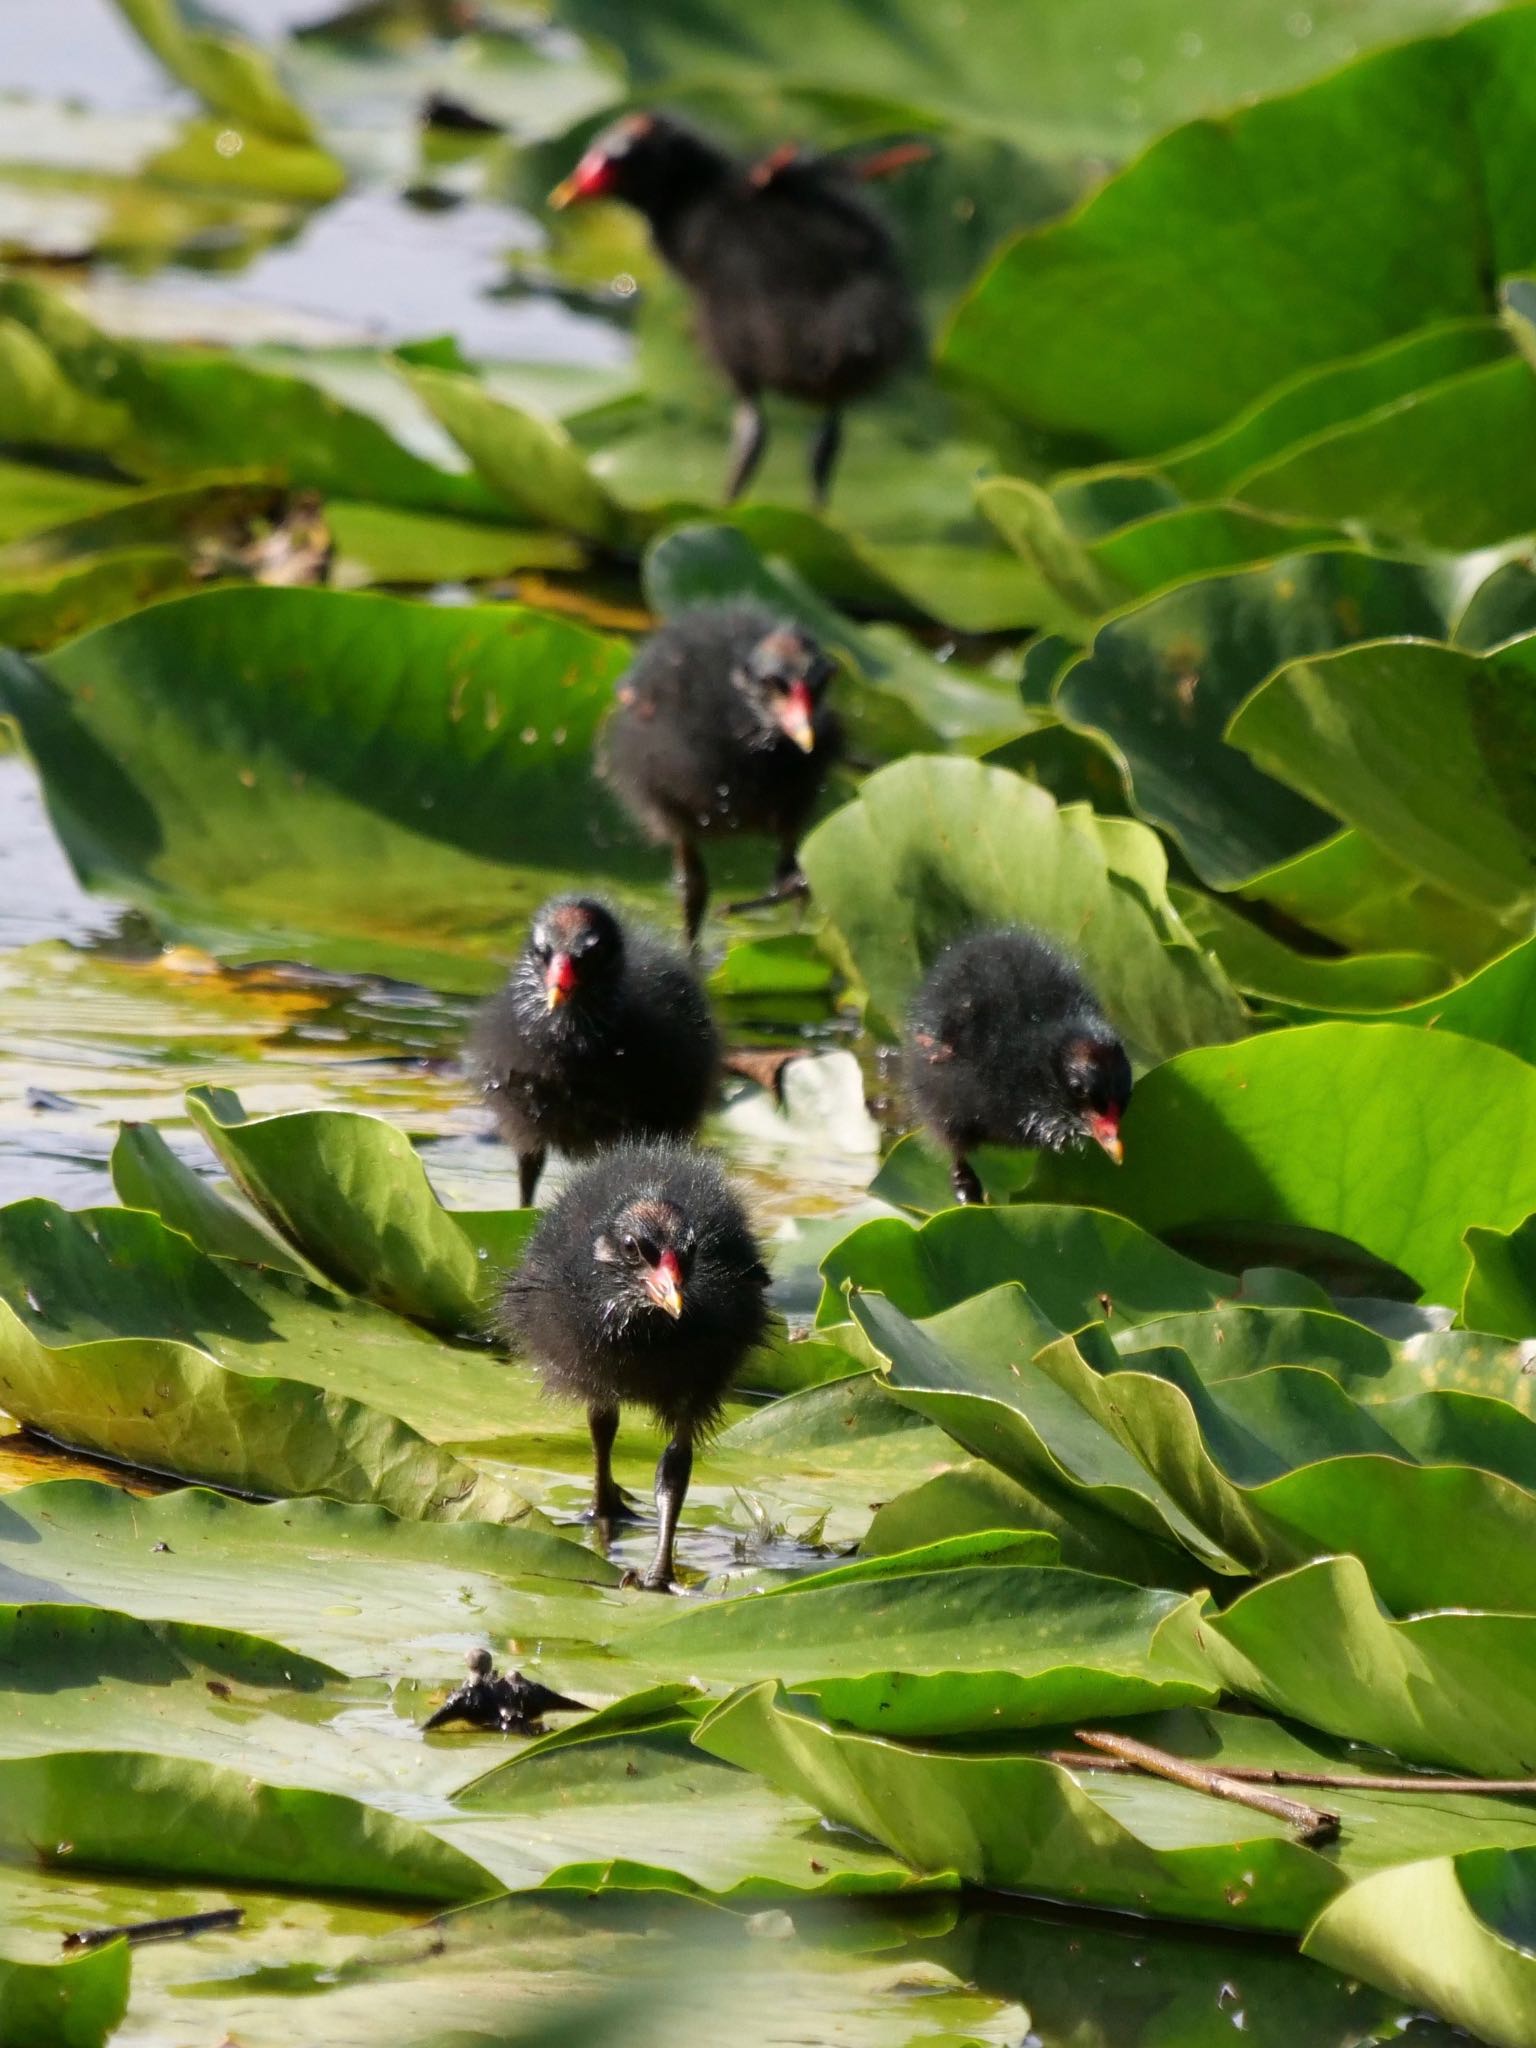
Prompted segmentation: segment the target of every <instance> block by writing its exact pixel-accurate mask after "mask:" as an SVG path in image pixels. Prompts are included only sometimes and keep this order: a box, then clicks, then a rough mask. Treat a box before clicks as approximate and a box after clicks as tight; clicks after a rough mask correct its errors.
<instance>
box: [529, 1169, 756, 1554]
mask: <svg viewBox="0 0 1536 2048" xmlns="http://www.w3.org/2000/svg"><path fill="white" fill-rule="evenodd" d="M767 1284H768V1274H767V1272H766V1270H765V1269H764V1266H763V1263H762V1260H761V1258H760V1256H759V1253H758V1247H757V1242H756V1239H755V1238H754V1237H753V1235H752V1230H751V1226H750V1225H749V1224H748V1222H747V1219H746V1216H745V1215H744V1213H743V1211H742V1208H741V1205H740V1203H739V1202H738V1201H737V1199H736V1197H735V1195H734V1194H733V1193H732V1192H731V1189H730V1186H729V1185H728V1183H727V1181H726V1179H725V1176H724V1174H723V1173H722V1172H721V1171H720V1168H719V1167H718V1166H717V1165H716V1164H715V1162H714V1160H713V1159H711V1158H710V1157H709V1156H708V1154H706V1153H703V1152H699V1151H696V1150H694V1149H692V1148H691V1147H688V1146H683V1145H638V1144H630V1145H622V1146H620V1147H618V1148H617V1149H615V1150H614V1151H612V1152H608V1153H605V1154H604V1155H603V1156H602V1157H601V1158H600V1159H597V1160H595V1161H594V1162H593V1163H592V1164H591V1165H590V1166H587V1167H584V1168H582V1170H581V1171H580V1172H579V1173H578V1174H577V1175H576V1176H575V1177H574V1179H573V1180H572V1181H571V1183H570V1185H569V1186H568V1187H567V1188H566V1189H565V1191H564V1193H563V1194H562V1195H561V1196H560V1198H559V1200H558V1201H557V1202H555V1203H554V1205H553V1206H552V1207H551V1208H550V1209H549V1210H548V1211H547V1212H546V1213H545V1216H544V1218H543V1220H542V1222H541V1223H540V1224H539V1227H538V1229H537V1230H536V1231H535V1232H534V1234H533V1237H532V1238H531V1239H530V1241H529V1244H528V1248H527V1250H526V1252H525V1253H524V1255H523V1261H522V1264H521V1265H520V1266H519V1267H518V1269H517V1270H516V1272H514V1273H513V1274H512V1275H511V1277H510V1278H509V1280H508V1281H507V1284H506V1288H505V1290H504V1292H503V1295H502V1299H501V1312H500V1330H501V1334H502V1336H503V1337H504V1339H505V1340H506V1342H507V1343H508V1345H509V1346H512V1347H514V1348H516V1349H518V1350H520V1351H523V1352H525V1353H526V1354H527V1355H528V1357H529V1358H530V1359H531V1361H532V1363H533V1365H534V1366H535V1368H536V1369H537V1371H538V1372H539V1374H540V1375H541V1377H542V1379H543V1381H544V1384H545V1386H546V1387H547V1388H548V1389H549V1391H550V1392H551V1393H554V1394H560V1395H564V1396H566V1397H567V1398H569V1399H571V1400H576V1401H581V1402H584V1403H585V1405H586V1409H587V1419H588V1422H589V1425H590V1427H591V1431H592V1449H593V1455H594V1461H595V1468H596V1471H595V1481H594V1486H593V1493H592V1519H593V1520H594V1521H597V1522H599V1523H602V1524H609V1523H612V1522H614V1521H616V1520H618V1519H620V1518H621V1517H622V1516H624V1515H625V1514H626V1512H627V1505H626V1502H625V1499H624V1496H623V1493H622V1492H621V1491H620V1489H619V1487H618V1485H617V1484H616V1483H615V1481H614V1477H613V1466H612V1451H613V1440H614V1436H615V1433H616V1432H617V1430H618V1425H619V1410H620V1408H621V1407H622V1406H623V1405H624V1404H625V1403H626V1402H636V1403H638V1404H639V1405H640V1406H641V1407H642V1408H648V1409H649V1410H650V1412H651V1413H652V1414H653V1415H654V1416H655V1417H656V1418H657V1419H658V1420H659V1421H660V1422H661V1423H662V1424H663V1425H664V1426H665V1428H666V1429H667V1430H668V1431H669V1433H670V1441H669V1442H668V1444H667V1447H666V1449H665V1450H664V1451H663V1452H662V1454H661V1461H660V1463H659V1464H658V1465H657V1467H656V1511H657V1515H658V1518H659V1521H660V1528H659V1530H658V1532H657V1538H656V1555H655V1558H654V1560H653V1562H652V1564H651V1568H650V1570H649V1571H648V1572H647V1573H646V1575H645V1577H644V1579H643V1580H642V1581H641V1584H642V1585H644V1586H646V1587H647V1588H649V1589H650V1590H651V1591H653V1592H666V1591H667V1590H668V1588H669V1587H670V1585H671V1583H672V1546H673V1539H674V1536H675V1534H676V1530H677V1518H678V1514H679V1512H680V1510H681V1508H682V1505H683V1499H684V1496H685V1495H686V1494H687V1491H688V1481H689V1478H690V1476H691V1474H692V1471H693V1447H694V1444H695V1443H696V1442H697V1441H698V1439H699V1438H700V1437H701V1436H704V1435H707V1434H708V1432H709V1430H710V1429H711V1428H712V1426H713V1425H714V1423H715V1422H716V1421H717V1420H718V1418H719V1415H720V1410H721V1406H722V1404H723V1402H724V1400H725V1393H726V1389H727V1387H728V1386H729V1385H730V1382H731V1380H732V1378H733V1376H734V1375H735V1373H736V1371H737V1369H738V1367H739V1366H740V1365H741V1363H742V1361H743V1359H744V1358H745V1357H746V1355H747V1353H748V1352H749V1351H750V1350H751V1349H752V1347H753V1345H754V1344H756V1343H758V1342H759V1341H760V1340H761V1338H762V1336H763V1333H764V1331H765V1329H766V1328H767V1322H768V1315H767V1310H766V1307H765V1306H764V1301H763V1290H764V1288H765V1287H766V1286H767Z"/></svg>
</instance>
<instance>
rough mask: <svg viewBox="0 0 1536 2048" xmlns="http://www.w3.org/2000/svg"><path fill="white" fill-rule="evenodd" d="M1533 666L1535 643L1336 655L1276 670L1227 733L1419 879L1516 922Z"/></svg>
mask: <svg viewBox="0 0 1536 2048" xmlns="http://www.w3.org/2000/svg"><path fill="white" fill-rule="evenodd" d="M1533 670H1536V639H1531V640H1519V641H1515V642H1514V643H1513V644H1512V645H1510V646H1507V647H1504V648H1501V649H1500V650H1499V651H1498V652H1497V653H1496V654H1491V655H1484V656H1482V657H1479V656H1477V655H1473V654H1464V653H1462V652H1460V651H1459V650H1457V649H1455V648H1451V647H1436V646H1420V645H1414V644H1407V645H1404V644H1386V643H1384V644H1381V645H1377V646H1368V647H1353V648H1346V649H1344V650H1342V651H1341V652H1339V653H1336V654H1332V655H1326V654H1325V655H1322V656H1321V658H1318V659H1314V660H1310V661H1295V662H1292V663H1291V665H1290V666H1289V667H1286V668H1283V669H1281V671H1280V673H1279V674H1278V675H1276V676H1274V677H1273V678H1272V679H1271V680H1270V681H1269V682H1268V683H1266V684H1265V685H1264V686H1263V688H1262V689H1260V690H1258V691H1256V692H1255V694H1254V696H1253V697H1252V698H1251V699H1250V700H1249V701H1248V702H1247V703H1246V704H1244V705H1243V706H1242V708H1241V709H1240V710H1239V711H1238V713H1237V716H1236V717H1235V718H1234V719H1233V721H1232V724H1231V726H1230V727H1229V728H1228V738H1229V739H1230V741H1231V743H1232V745H1233V746H1236V747H1241V748H1242V750H1243V751H1244V752H1245V753H1247V754H1250V755H1251V756H1252V757H1253V758H1254V759H1255V760H1257V761H1258V762H1260V763H1261V764H1262V766H1263V767H1265V768H1266V769H1268V770H1269V771H1270V772H1271V773H1273V774H1276V775H1280V776H1282V777H1283V778H1284V779H1285V780H1286V781H1287V782H1289V783H1291V784H1292V785H1293V786H1294V787H1296V788H1298V789H1300V790H1302V791H1304V792H1305V793H1306V794H1307V795H1308V796H1310V797H1312V798H1314V799H1315V800H1317V801H1319V802H1322V803H1326V804H1327V805H1328V806H1329V807H1330V809H1332V810H1333V811H1334V812H1336V813H1337V814H1338V816H1340V817H1341V818H1343V819H1345V820H1346V821H1347V822H1348V823H1349V824H1351V825H1354V826H1355V827H1356V828H1357V829H1358V830H1360V831H1361V832H1363V833H1364V834H1365V836H1366V837H1367V838H1369V839H1372V840H1374V841H1375V842H1376V843H1377V844H1378V845H1380V846H1382V847H1383V848H1385V850H1386V851H1387V852H1388V853H1389V854H1391V855H1392V856H1393V858H1394V859H1396V860H1399V861H1401V862H1402V863H1403V865H1404V866H1405V867H1407V868H1409V869H1410V870H1412V872H1413V873H1415V874H1417V875H1420V876H1422V877H1423V879H1424V880H1425V881H1428V882H1431V883H1434V884H1435V885H1436V886H1438V887H1440V888H1442V889H1446V890H1449V891H1450V892H1452V893H1453V894H1455V895H1457V896H1461V897H1466V898H1468V899H1469V900H1470V901H1471V902H1473V903H1476V904H1485V905H1488V906H1490V907H1491V908H1492V909H1493V910H1494V911H1495V912H1496V913H1498V914H1499V915H1501V916H1504V917H1513V916H1516V915H1521V914H1524V913H1525V912H1527V911H1528V910H1529V909H1530V907H1531V906H1532V904H1533V903H1536V882H1533V880H1532V866H1533V863H1536V828H1533V825H1532V820H1533V819H1536V770H1533V768H1532V766H1531V765H1530V763H1531V757H1532V752H1533V749H1536V708H1533V705H1536V695H1533V680H1532V678H1533Z"/></svg>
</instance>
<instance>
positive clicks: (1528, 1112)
mask: <svg viewBox="0 0 1536 2048" xmlns="http://www.w3.org/2000/svg"><path fill="white" fill-rule="evenodd" d="M1125 1137H1126V1147H1125V1166H1124V1168H1123V1169H1122V1170H1120V1171H1118V1172H1117V1171H1116V1169H1114V1168H1113V1167H1110V1166H1109V1162H1108V1161H1107V1160H1106V1161H1104V1166H1105V1168H1106V1169H1107V1171H1102V1172H1101V1171H1098V1170H1096V1168H1095V1165H1094V1162H1093V1161H1091V1160H1086V1159H1076V1158H1062V1159H1051V1160H1048V1161H1046V1162H1044V1163H1043V1164H1042V1167H1041V1170H1040V1173H1039V1174H1038V1175H1037V1177H1036V1179H1035V1181H1033V1182H1032V1183H1031V1187H1030V1192H1031V1193H1032V1194H1035V1195H1038V1196H1039V1197H1041V1198H1045V1199H1050V1198H1052V1197H1060V1196H1063V1195H1065V1194H1067V1193H1068V1191H1069V1190H1070V1193H1071V1196H1072V1197H1073V1198H1074V1199H1077V1200H1089V1201H1095V1202H1099V1203H1102V1204H1103V1205H1104V1206H1105V1207H1107V1208H1112V1209H1115V1210H1117V1211H1119V1213H1121V1214H1122V1215H1126V1216H1130V1217H1132V1218H1134V1219H1135V1220H1136V1221H1137V1222H1139V1223H1141V1224H1142V1225H1143V1227H1144V1228H1147V1229H1150V1230H1154V1231H1157V1232H1159V1233H1160V1234H1164V1235H1166V1234H1167V1233H1168V1232H1170V1231H1179V1230H1186V1229H1190V1228H1192V1227H1195V1226H1197V1225H1199V1224H1201V1223H1202V1222H1212V1223H1214V1222H1217V1221H1218V1220H1227V1221H1230V1220H1231V1219H1233V1218H1235V1217H1245V1218H1248V1219H1250V1220H1252V1221H1254V1222H1276V1223H1292V1224H1302V1225H1305V1226H1306V1227H1308V1228H1310V1229H1314V1230H1327V1231H1332V1232H1335V1233H1336V1234H1337V1235H1339V1236H1341V1237H1347V1238H1351V1239H1353V1240H1354V1242H1355V1243H1357V1244H1360V1245H1363V1246H1364V1247H1365V1248H1366V1250H1368V1251H1370V1252H1373V1253H1374V1254H1375V1255H1376V1256H1377V1257H1378V1258H1382V1259H1386V1260H1388V1261H1390V1262H1391V1263H1392V1264H1394V1265H1396V1266H1399V1267H1401V1268H1402V1270H1403V1271H1404V1272H1406V1273H1410V1274H1411V1275H1412V1276H1413V1278H1414V1279H1415V1280H1416V1281H1417V1282H1418V1284H1419V1285H1420V1287H1421V1288H1422V1289H1423V1291H1424V1293H1425V1295H1426V1296H1427V1297H1428V1298H1429V1299H1430V1300H1432V1301H1433V1300H1439V1301H1459V1300H1460V1298H1461V1291H1462V1287H1463V1285H1464V1283H1465V1279H1466V1274H1467V1268H1468V1264H1469V1259H1468V1254H1467V1250H1466V1247H1465V1246H1464V1244H1463V1243H1462V1234H1463V1232H1464V1231H1465V1230H1466V1229H1467V1228H1468V1227H1469V1226H1470V1225H1472V1224H1474V1223H1476V1224H1483V1225H1486V1226H1488V1227H1490V1228H1493V1229H1504V1230H1508V1229H1512V1228H1513V1227H1514V1226H1515V1225H1516V1224H1517V1223H1519V1222H1521V1221H1522V1220H1523V1219H1524V1218H1525V1217H1526V1216H1527V1215H1529V1214H1530V1213H1531V1211H1532V1210H1533V1209H1536V1164H1533V1160H1536V1076H1533V1073H1532V1069H1531V1068H1530V1067H1529V1066H1527V1065H1526V1064H1525V1063H1524V1062H1523V1061H1521V1060H1518V1059H1516V1058H1514V1057H1513V1056H1512V1055H1511V1054H1509V1053H1506V1052H1503V1051H1501V1050H1499V1049H1498V1048H1497V1047H1495V1046H1492V1045H1483V1044H1479V1043H1478V1042H1476V1041H1475V1040H1473V1039H1470V1038H1461V1037H1458V1036H1455V1035H1452V1034H1442V1033H1441V1032H1438V1031H1412V1030H1408V1029H1406V1028H1404V1027H1401V1026H1395V1025H1367V1024H1313V1025H1306V1026H1302V1027H1299V1028H1297V1029H1295V1030H1291V1031H1283V1032H1278V1033H1276V1034H1274V1035H1273V1036H1271V1037H1268V1038H1250V1039H1246V1040H1244V1041H1243V1043H1242V1044H1240V1045H1234V1046H1226V1047H1221V1048H1214V1047H1213V1048H1207V1049H1206V1050H1203V1051H1199V1052H1192V1053H1185V1054H1182V1055H1180V1057H1179V1058H1178V1059H1176V1060H1171V1061H1169V1062H1168V1063H1167V1064H1166V1065H1165V1066H1162V1067H1160V1068H1158V1069H1157V1070H1156V1071H1155V1072H1154V1073H1152V1074H1150V1075H1148V1076H1147V1077H1146V1079H1145V1080H1144V1081H1142V1082H1141V1083H1140V1084H1139V1085H1138V1087H1137V1090H1136V1093H1135V1094H1134V1095H1133V1096H1132V1098H1131V1106H1130V1109H1129V1111H1128V1113H1127V1117H1126V1133H1125Z"/></svg>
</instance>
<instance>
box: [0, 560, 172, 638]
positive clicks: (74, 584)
mask: <svg viewBox="0 0 1536 2048" xmlns="http://www.w3.org/2000/svg"><path fill="white" fill-rule="evenodd" d="M192 587H193V578H192V576H191V574H190V572H189V570H188V568H187V564H186V562H185V561H184V560H183V558H182V557H181V556H180V555H179V554H176V553H175V552H174V551H173V550H172V549H170V548H124V549H122V550H121V551H120V552H117V553H113V554H110V555H101V556H98V557H97V559H96V560H95V561H92V562H84V563H80V564H78V565H72V566H71V567H69V568H66V569H52V570H44V571H43V572H42V573H41V574H35V575H31V576H3V577H0V638H3V639H4V641H5V643H6V644H7V645H8V646H11V647H21V648H37V647H52V646H53V645H54V644H55V643H56V642H57V641H59V640H67V639H69V638H71V637H72V636H73V635H74V634H76V633H83V632H84V631H85V630H86V629H87V628H88V627H90V626H103V625H106V624H107V623H108V621H109V620H112V619H120V618H122V617H123V616H124V615H125V614H126V613H128V612H134V611H138V610H139V609H140V607H141V606H143V605H146V604H152V603H153V602H154V601H155V600H156V599H157V598H161V597H176V596H180V595H181V594H182V593H183V592H184V591H187V590H190V589H191V588H192Z"/></svg>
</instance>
